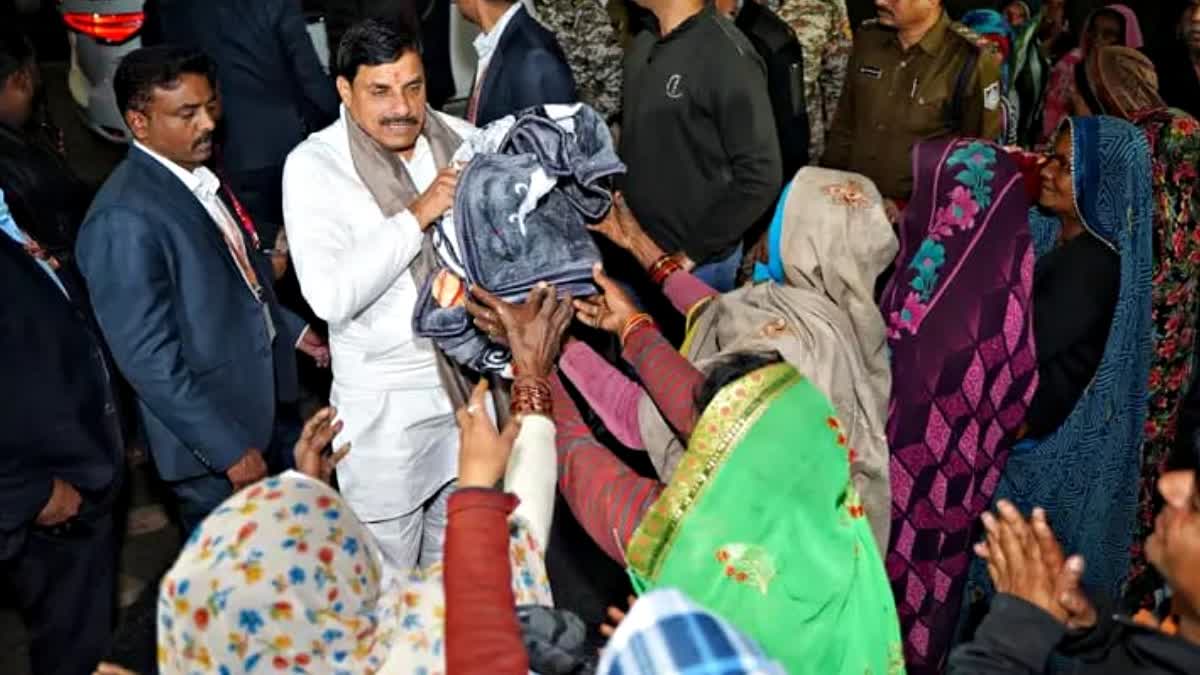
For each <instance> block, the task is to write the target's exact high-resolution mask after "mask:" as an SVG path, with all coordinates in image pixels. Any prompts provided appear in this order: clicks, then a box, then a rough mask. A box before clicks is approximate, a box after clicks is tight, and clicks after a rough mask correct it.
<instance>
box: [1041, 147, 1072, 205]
mask: <svg viewBox="0 0 1200 675" xmlns="http://www.w3.org/2000/svg"><path fill="white" fill-rule="evenodd" d="M1073 150H1074V148H1073V147H1072V142H1071V132H1070V131H1065V130H1064V131H1063V132H1062V133H1060V134H1059V135H1058V138H1056V139H1055V141H1054V149H1053V150H1052V151H1051V152H1050V153H1049V154H1048V155H1047V156H1046V163H1045V164H1043V165H1042V194H1041V195H1040V196H1039V197H1038V204H1041V206H1042V207H1043V208H1045V209H1047V210H1049V211H1050V212H1052V213H1054V214H1056V215H1058V216H1060V217H1061V216H1066V217H1071V218H1073V217H1074V216H1075V179H1074V177H1073V176H1072V175H1071V153H1072V151H1073Z"/></svg>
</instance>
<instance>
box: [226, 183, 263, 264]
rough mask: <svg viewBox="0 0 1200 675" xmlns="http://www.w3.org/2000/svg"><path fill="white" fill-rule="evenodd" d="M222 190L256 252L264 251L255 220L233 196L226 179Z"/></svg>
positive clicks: (235, 196)
mask: <svg viewBox="0 0 1200 675" xmlns="http://www.w3.org/2000/svg"><path fill="white" fill-rule="evenodd" d="M221 189H222V190H224V191H225V196H226V197H228V198H229V203H230V204H233V210H234V213H235V214H236V215H237V219H238V222H239V223H241V225H242V229H243V230H245V231H246V235H247V236H249V237H250V243H251V244H252V245H253V246H254V250H255V251H262V242H261V241H259V239H258V229H257V228H255V227H254V220H253V219H252V218H251V217H250V214H249V213H247V212H246V207H244V206H242V202H241V201H239V200H238V198H237V195H235V194H233V190H231V189H229V184H228V183H226V182H225V180H224V179H222V180H221Z"/></svg>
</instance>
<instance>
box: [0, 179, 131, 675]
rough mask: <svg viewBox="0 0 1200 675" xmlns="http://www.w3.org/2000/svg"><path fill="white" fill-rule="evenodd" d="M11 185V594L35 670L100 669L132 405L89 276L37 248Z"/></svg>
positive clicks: (5, 263) (4, 366)
mask: <svg viewBox="0 0 1200 675" xmlns="http://www.w3.org/2000/svg"><path fill="white" fill-rule="evenodd" d="M2 187H3V186H2V185H0V288H3V289H4V296H5V297H4V302H3V303H0V372H3V373H4V383H5V389H6V391H7V392H8V393H9V395H8V396H7V397H5V401H4V405H3V406H0V424H2V425H3V428H4V435H3V438H2V440H0V595H3V597H5V598H10V599H12V600H14V601H15V604H16V606H17V608H18V610H20V612H21V614H22V616H23V618H24V620H25V622H26V623H27V624H28V628H29V632H30V634H31V636H32V641H31V644H30V656H31V658H32V661H33V671H34V672H36V673H48V674H60V673H61V674H63V675H76V674H78V673H90V672H92V670H93V669H94V668H95V666H96V664H97V663H98V662H99V660H100V659H101V657H103V656H104V654H105V652H106V650H107V648H108V643H109V637H110V633H111V631H112V626H113V618H114V617H113V611H114V609H115V605H114V599H115V593H116V562H117V561H116V541H117V540H116V537H115V536H114V533H113V517H112V507H113V501H114V498H115V496H116V493H117V491H118V490H119V488H120V484H121V475H122V467H123V461H124V446H123V442H122V433H121V428H120V415H119V414H118V411H117V400H116V396H115V394H114V391H113V387H112V379H111V374H112V373H111V371H110V370H109V361H108V355H107V353H106V352H105V349H104V342H103V340H102V339H101V336H100V331H99V328H98V327H96V325H95V324H94V323H93V321H92V313H91V309H90V307H89V305H88V299H87V294H86V292H85V290H84V288H83V283H82V279H80V278H79V275H78V272H77V271H76V270H75V269H74V267H73V266H72V265H71V263H70V261H69V260H66V259H63V260H59V259H56V258H50V257H46V256H44V255H43V257H41V258H39V257H35V255H34V253H33V252H34V251H37V252H39V253H40V251H41V250H42V249H41V247H39V246H38V244H40V242H36V241H35V240H33V239H32V238H31V237H30V235H29V234H28V233H26V231H25V230H23V229H20V228H19V227H18V225H17V223H16V222H15V221H14V220H13V219H12V217H11V215H10V214H9V211H8V207H7V206H6V201H5V198H4V191H3V189H2ZM9 586H11V588H10V587H9Z"/></svg>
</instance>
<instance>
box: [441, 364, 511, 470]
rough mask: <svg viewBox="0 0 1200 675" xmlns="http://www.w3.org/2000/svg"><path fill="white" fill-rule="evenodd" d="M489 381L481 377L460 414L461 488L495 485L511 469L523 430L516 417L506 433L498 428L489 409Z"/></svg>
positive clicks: (509, 424)
mask: <svg viewBox="0 0 1200 675" xmlns="http://www.w3.org/2000/svg"><path fill="white" fill-rule="evenodd" d="M487 403H488V382H487V380H480V381H479V384H477V385H475V390H474V391H472V392H471V400H470V402H469V403H468V404H467V406H466V407H464V408H460V409H459V410H458V412H457V413H456V416H457V417H458V434H459V435H458V441H459V444H458V448H459V449H458V487H460V488H469V487H476V488H491V487H495V486H496V484H497V483H499V482H500V479H501V478H503V477H504V472H505V470H506V469H507V468H508V458H509V456H510V455H512V448H513V443H514V442H515V441H516V440H517V432H518V431H520V430H521V423H520V420H518V419H517V418H515V417H514V418H513V419H512V420H510V421H509V423H508V426H506V427H504V432H503V433H500V432H498V431H497V430H496V423H495V422H493V421H492V418H491V417H490V416H489V415H488V412H487Z"/></svg>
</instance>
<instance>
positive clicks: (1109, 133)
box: [972, 117, 1154, 598]
mask: <svg viewBox="0 0 1200 675" xmlns="http://www.w3.org/2000/svg"><path fill="white" fill-rule="evenodd" d="M1062 128H1063V129H1070V132H1071V138H1072V145H1073V148H1072V173H1073V174H1074V179H1075V180H1074V182H1075V202H1076V206H1077V208H1078V210H1079V214H1080V216H1081V217H1082V220H1083V225H1084V227H1085V228H1087V230H1088V231H1089V232H1091V233H1092V234H1093V235H1095V236H1096V237H1098V238H1099V239H1100V240H1101V241H1103V242H1104V243H1105V244H1107V245H1108V246H1109V247H1110V248H1112V249H1113V250H1114V251H1115V252H1116V253H1117V254H1118V255H1119V256H1120V257H1121V281H1120V293H1119V295H1118V298H1117V305H1116V310H1115V313H1114V315H1113V322H1112V329H1111V331H1110V332H1109V336H1108V343H1107V344H1106V345H1105V348H1104V356H1103V358H1102V360H1101V362H1100V366H1099V368H1098V369H1097V371H1096V375H1095V378H1094V379H1093V380H1092V382H1091V383H1090V384H1089V385H1088V387H1087V389H1085V390H1084V392H1083V395H1082V396H1081V397H1080V399H1079V402H1078V403H1077V404H1076V405H1075V408H1074V410H1073V411H1072V412H1071V414H1070V416H1068V417H1067V420H1066V421H1065V422H1064V423H1063V424H1062V426H1061V427H1060V428H1059V429H1058V431H1056V432H1055V433H1053V434H1051V435H1050V436H1049V437H1047V438H1044V439H1040V440H1036V441H1031V442H1026V443H1022V444H1020V445H1018V446H1017V447H1016V448H1014V449H1013V452H1012V454H1011V455H1010V456H1009V460H1008V466H1007V467H1006V469H1005V471H1004V474H1003V476H1002V477H1001V479H1000V484H999V487H998V488H997V491H996V498H997V499H1000V498H1004V499H1009V500H1011V501H1012V502H1013V503H1014V504H1016V505H1017V507H1018V508H1020V509H1021V510H1022V511H1024V512H1026V513H1028V512H1029V510H1031V509H1032V508H1033V507H1035V506H1041V507H1043V508H1045V509H1046V512H1047V515H1048V517H1049V518H1050V522H1051V526H1052V527H1053V529H1054V532H1055V534H1057V535H1058V537H1059V540H1060V541H1061V542H1062V545H1063V548H1064V550H1066V551H1068V552H1071V553H1080V554H1082V555H1083V556H1084V557H1085V559H1086V560H1087V571H1086V573H1085V575H1084V583H1085V585H1086V586H1087V587H1088V588H1089V589H1090V590H1093V591H1099V592H1102V593H1107V594H1108V595H1109V597H1112V598H1115V597H1119V593H1120V590H1121V585H1122V582H1123V581H1124V579H1125V577H1126V574H1127V573H1128V571H1129V547H1130V544H1131V539H1132V536H1133V534H1132V533H1133V529H1134V518H1135V512H1136V505H1137V492H1138V475H1139V465H1140V459H1141V448H1142V442H1143V425H1144V424H1145V421H1146V413H1147V382H1148V380H1149V376H1150V375H1149V373H1150V358H1151V352H1152V326H1153V324H1152V322H1151V313H1150V306H1151V286H1150V279H1151V272H1152V267H1153V249H1152V236H1153V235H1152V227H1153V213H1154V203H1153V193H1152V188H1151V183H1150V179H1151V170H1150V147H1149V145H1148V143H1147V141H1146V137H1145V134H1143V133H1142V132H1141V131H1140V130H1138V128H1137V127H1135V126H1133V125H1132V124H1129V123H1128V122H1126V121H1124V120H1119V119H1117V118H1115V117H1085V118H1078V117H1077V118H1071V119H1070V120H1068V121H1066V122H1064V126H1063V127H1062ZM1029 222H1030V227H1031V228H1032V230H1033V238H1034V246H1035V247H1036V249H1037V253H1038V255H1039V256H1041V255H1044V254H1045V253H1047V252H1048V251H1050V250H1052V249H1053V247H1054V243H1055V241H1056V240H1057V238H1058V235H1059V231H1060V230H1061V229H1062V222H1061V221H1060V220H1059V219H1058V218H1056V217H1051V216H1047V215H1046V214H1044V213H1043V212H1041V211H1040V210H1038V209H1037V208H1034V209H1033V210H1032V211H1031V212H1030V217H1029ZM972 578H973V581H974V582H976V583H977V584H979V585H981V586H982V587H983V588H990V584H987V581H986V580H987V572H986V570H985V566H984V565H982V564H981V562H980V561H976V563H975V566H974V569H973V572H972Z"/></svg>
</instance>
